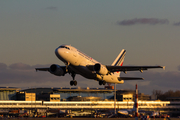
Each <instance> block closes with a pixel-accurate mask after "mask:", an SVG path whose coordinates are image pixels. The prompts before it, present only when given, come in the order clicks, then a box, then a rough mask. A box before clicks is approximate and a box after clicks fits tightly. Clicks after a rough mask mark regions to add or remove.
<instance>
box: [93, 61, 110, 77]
mask: <svg viewBox="0 0 180 120" xmlns="http://www.w3.org/2000/svg"><path fill="white" fill-rule="evenodd" d="M94 71H96V73H98V74H100V75H107V74H108V69H107V68H106V66H104V65H101V64H99V63H96V64H95V65H94Z"/></svg>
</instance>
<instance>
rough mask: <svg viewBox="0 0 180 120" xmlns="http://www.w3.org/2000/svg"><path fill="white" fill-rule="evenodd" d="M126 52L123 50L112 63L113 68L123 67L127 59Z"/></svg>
mask: <svg viewBox="0 0 180 120" xmlns="http://www.w3.org/2000/svg"><path fill="white" fill-rule="evenodd" d="M125 54H126V50H124V49H122V51H121V52H120V53H119V55H118V56H117V58H116V59H115V60H114V62H113V63H112V66H122V65H123V62H124V58H125Z"/></svg>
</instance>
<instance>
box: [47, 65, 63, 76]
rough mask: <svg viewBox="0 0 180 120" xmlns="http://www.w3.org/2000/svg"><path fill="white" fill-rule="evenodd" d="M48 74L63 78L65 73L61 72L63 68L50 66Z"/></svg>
mask: <svg viewBox="0 0 180 120" xmlns="http://www.w3.org/2000/svg"><path fill="white" fill-rule="evenodd" d="M49 72H50V73H51V74H54V75H57V76H64V74H65V72H64V70H63V68H62V67H61V66H59V65H56V64H52V65H51V66H50V69H49Z"/></svg>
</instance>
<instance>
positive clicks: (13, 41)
mask: <svg viewBox="0 0 180 120" xmlns="http://www.w3.org/2000/svg"><path fill="white" fill-rule="evenodd" d="M179 4H180V1H179V0H171V1H169V0H159V1H157V0H149V1H143V0H136V1H131V0H121V1H119V0H111V1H109V0H89V1H84V0H51V1H49V0H38V1H27V0H26V1H25V0H16V1H11V0H4V1H0V15H1V18H0V40H1V44H0V51H1V52H0V55H1V60H0V74H1V81H2V84H1V86H10V87H24V88H25V87H70V85H69V81H70V80H71V79H72V78H71V77H70V76H69V75H66V76H65V77H56V76H53V75H51V74H49V73H40V72H38V73H36V72H35V71H34V67H39V66H47V65H48V66H49V65H51V64H53V63H56V64H59V65H64V64H63V63H62V62H61V61H59V60H58V58H56V56H55V54H54V50H55V48H56V47H58V46H59V45H61V44H71V45H72V46H74V47H76V48H78V49H79V50H81V51H83V52H85V53H86V54H88V55H89V56H91V57H93V58H94V59H96V60H97V61H100V62H102V63H103V64H107V65H109V64H111V63H112V62H113V60H114V59H115V58H116V56H117V55H118V54H119V52H120V51H121V49H126V50H127V54H126V57H125V62H124V65H162V66H166V70H161V69H158V70H149V71H145V72H144V73H143V74H139V72H129V73H128V74H126V75H124V74H123V73H122V75H123V76H138V77H144V78H145V80H144V81H133V82H130V81H128V82H125V84H122V85H117V88H119V89H134V85H135V84H136V83H138V84H139V89H140V91H142V92H145V93H148V94H150V93H151V92H152V90H153V89H160V90H163V91H167V90H169V89H172V90H179V88H178V86H177V85H179V80H180V75H179V71H180V62H179V61H180V57H179V51H180V48H179V45H180V40H179V39H180V34H179V31H180V15H179V11H180V8H179ZM68 79H69V80H68ZM76 80H77V81H78V85H79V86H81V87H99V85H98V83H97V82H96V81H93V82H92V81H91V80H85V78H82V77H81V76H77V77H76ZM27 83H28V84H27ZM101 87H102V86H101Z"/></svg>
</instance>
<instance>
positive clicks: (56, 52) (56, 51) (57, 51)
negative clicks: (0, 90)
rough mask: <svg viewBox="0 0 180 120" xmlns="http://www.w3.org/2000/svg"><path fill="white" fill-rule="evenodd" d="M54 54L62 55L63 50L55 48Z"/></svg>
mask: <svg viewBox="0 0 180 120" xmlns="http://www.w3.org/2000/svg"><path fill="white" fill-rule="evenodd" d="M55 54H56V56H57V57H58V58H59V57H60V56H62V55H63V50H61V49H60V48H56V50H55Z"/></svg>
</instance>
